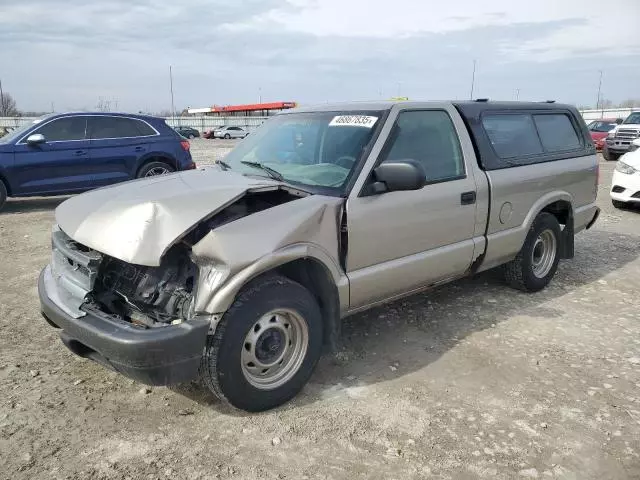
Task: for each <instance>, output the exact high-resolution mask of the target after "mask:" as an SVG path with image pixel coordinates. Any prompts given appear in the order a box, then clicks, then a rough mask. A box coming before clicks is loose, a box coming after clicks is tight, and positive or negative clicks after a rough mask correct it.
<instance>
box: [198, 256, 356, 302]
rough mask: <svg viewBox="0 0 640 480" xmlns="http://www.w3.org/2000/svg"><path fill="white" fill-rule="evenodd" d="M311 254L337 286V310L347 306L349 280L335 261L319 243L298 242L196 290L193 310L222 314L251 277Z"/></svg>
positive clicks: (305, 257) (306, 257)
mask: <svg viewBox="0 0 640 480" xmlns="http://www.w3.org/2000/svg"><path fill="white" fill-rule="evenodd" d="M308 258H312V259H314V260H317V261H318V262H320V263H321V264H322V265H323V266H324V267H325V269H326V270H327V272H328V273H329V274H330V276H331V278H332V279H333V282H334V284H335V285H336V288H337V290H338V297H339V303H340V311H341V312H345V311H346V310H347V309H348V306H349V281H348V279H347V276H346V275H345V274H344V273H343V272H342V270H341V269H340V267H339V266H338V265H336V263H335V262H334V261H333V259H332V258H331V256H330V255H329V254H328V253H327V252H326V251H325V250H324V249H323V248H322V247H320V246H318V245H315V244H313V243H297V244H293V245H289V246H287V247H283V248H281V249H279V250H277V251H274V252H272V253H270V254H268V255H265V256H263V257H261V258H259V259H258V260H256V261H255V262H253V263H251V264H250V265H249V266H247V267H245V268H244V269H242V270H240V271H239V272H237V273H236V274H235V275H233V276H232V277H231V278H229V279H227V280H226V281H225V283H224V284H223V285H222V287H221V288H219V289H218V290H216V291H214V292H210V293H209V292H206V291H202V290H199V292H198V295H197V297H198V298H197V300H196V311H204V312H207V313H211V314H221V313H224V312H225V311H226V310H228V309H229V307H231V304H232V303H233V302H234V300H235V298H236V296H237V294H238V293H239V292H240V290H241V289H242V287H244V286H245V285H246V284H247V283H248V282H249V281H250V280H252V279H254V278H256V277H257V276H259V275H261V274H264V273H266V272H269V271H271V270H273V269H275V268H277V267H280V266H282V265H284V264H286V263H289V262H292V261H294V260H300V259H308Z"/></svg>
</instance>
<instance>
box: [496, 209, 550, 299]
mask: <svg viewBox="0 0 640 480" xmlns="http://www.w3.org/2000/svg"><path fill="white" fill-rule="evenodd" d="M560 238H561V231H560V224H559V223H558V220H557V219H556V217H554V216H553V215H551V214H550V213H546V212H543V213H541V214H540V215H538V216H537V217H536V219H535V220H534V222H533V225H532V226H531V228H530V229H529V233H528V234H527V238H526V240H525V241H524V245H523V246H522V249H521V250H520V252H519V253H518V255H517V256H516V258H514V259H513V260H512V261H510V262H509V263H507V264H506V265H505V266H504V275H505V278H506V280H507V282H508V283H509V285H511V286H512V287H514V288H517V289H519V290H523V291H526V292H537V291H538V290H542V289H543V288H544V287H546V286H547V285H548V284H549V282H551V279H552V278H553V276H554V275H555V273H556V270H557V269H558V261H559V260H560V256H559V255H558V252H559V248H560Z"/></svg>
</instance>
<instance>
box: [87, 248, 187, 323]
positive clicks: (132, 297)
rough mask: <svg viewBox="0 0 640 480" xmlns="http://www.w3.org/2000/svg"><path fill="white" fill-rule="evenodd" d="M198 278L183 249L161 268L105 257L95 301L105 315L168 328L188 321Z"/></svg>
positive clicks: (170, 255) (170, 254) (173, 252)
mask: <svg viewBox="0 0 640 480" xmlns="http://www.w3.org/2000/svg"><path fill="white" fill-rule="evenodd" d="M196 276H197V268H196V266H195V264H194V263H193V262H192V261H191V259H190V258H189V256H188V254H187V252H186V249H185V248H184V247H176V248H174V249H172V250H170V251H169V252H168V253H167V254H166V255H165V256H164V257H163V259H162V263H161V265H160V266H159V267H145V266H140V265H132V264H130V263H126V262H123V261H121V260H118V259H115V258H112V257H106V258H105V259H104V261H103V262H102V265H101V266H100V270H99V272H98V278H97V279H96V283H95V287H94V290H93V298H92V300H93V302H95V303H97V304H98V305H99V306H100V308H101V310H103V311H105V312H106V313H110V314H115V315H118V316H119V317H121V318H123V319H124V320H127V321H130V322H131V323H135V324H138V325H145V326H147V327H160V326H165V325H168V324H170V323H172V322H174V321H176V320H186V319H188V318H189V315H190V309H191V306H192V300H193V288H194V282H195V279H196ZM176 323H177V322H176Z"/></svg>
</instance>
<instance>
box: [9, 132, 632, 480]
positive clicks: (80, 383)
mask: <svg viewBox="0 0 640 480" xmlns="http://www.w3.org/2000/svg"><path fill="white" fill-rule="evenodd" d="M191 143H192V147H191V148H192V154H193V156H194V159H195V160H196V162H197V163H198V164H199V165H202V164H207V163H212V162H213V161H215V160H216V159H218V158H221V157H222V156H224V154H225V153H226V152H227V151H228V150H229V148H231V146H232V145H233V144H234V143H235V142H234V141H225V140H215V141H214V140H203V139H195V140H194V141H192V142H191ZM614 166H615V164H614V162H609V163H607V162H604V161H601V164H600V170H601V186H600V193H599V200H598V203H599V205H600V207H601V208H602V212H601V215H600V219H599V220H598V222H597V223H596V225H595V226H594V227H593V228H592V229H591V230H589V231H587V232H583V233H581V234H579V235H578V236H577V237H576V257H575V258H574V259H573V260H568V261H563V262H562V263H561V264H560V267H559V269H558V273H557V275H556V278H555V280H554V281H553V282H552V284H551V285H550V287H549V288H547V289H546V290H544V291H542V292H540V293H537V294H524V293H519V292H516V291H514V290H511V289H509V288H508V287H506V285H505V284H504V283H503V281H502V280H501V277H500V275H499V274H497V273H496V272H487V273H484V274H482V275H479V276H477V277H474V278H470V279H465V280H462V281H458V282H455V283H453V284H449V285H446V286H443V287H441V288H439V289H437V290H434V291H431V292H427V293H425V294H420V295H416V296H413V297H410V298H407V299H404V300H401V301H398V302H396V303H393V304H391V305H389V306H386V307H382V308H377V309H375V310H372V311H369V312H367V313H364V314H360V315H357V316H354V317H351V318H349V319H347V320H346V321H345V324H344V327H343V336H342V342H341V345H340V347H339V349H338V351H337V352H335V353H333V354H327V355H325V356H324V357H323V359H322V360H321V363H320V365H319V367H318V369H317V370H316V372H315V374H314V376H313V377H312V379H311V382H310V383H309V385H307V387H306V388H305V389H304V391H303V392H302V394H301V395H299V396H298V397H297V398H296V399H294V401H292V402H290V403H289V404H287V405H285V406H284V407H282V408H279V409H276V410H272V411H269V412H265V413H262V414H247V413H244V412H240V411H236V410H233V409H230V408H229V407H226V406H224V405H222V404H221V403H219V402H218V401H217V400H216V399H215V398H213V397H211V396H210V395H209V394H207V393H206V392H205V390H204V389H202V388H200V387H198V386H195V385H194V386H180V387H174V388H171V389H168V388H146V387H144V386H143V385H140V384H137V383H134V382H133V381H130V380H128V379H126V378H124V377H123V376H121V375H118V374H116V373H112V372H109V371H107V370H105V369H104V368H103V367H101V366H99V365H97V364H94V363H92V362H90V361H86V360H82V359H79V358H77V357H75V356H73V355H72V354H71V353H70V352H69V351H67V349H66V348H65V347H64V346H63V345H62V343H61V342H60V340H59V338H58V334H57V332H56V331H55V330H54V329H52V328H51V327H49V326H48V325H47V324H46V323H45V321H44V320H43V319H42V317H41V316H40V313H39V303H38V295H37V291H36V281H37V276H38V274H39V272H40V269H41V268H42V267H43V266H44V265H45V264H46V263H47V261H48V257H49V250H50V239H49V238H50V228H51V225H52V223H53V221H54V217H53V211H54V208H55V207H56V206H57V205H58V204H59V203H60V202H61V201H62V200H64V198H33V199H22V200H21V199H11V200H9V201H8V203H7V205H6V207H5V209H4V210H3V211H2V212H0V259H1V260H0V335H1V339H2V346H1V347H0V352H1V354H0V465H3V467H2V468H0V477H1V478H7V479H22V478H24V479H32V478H47V479H54V478H61V479H64V478H69V479H75V478H78V479H89V478H91V479H93V478H108V479H126V478H134V479H139V478H140V479H143V478H149V479H156V478H188V479H213V478H251V479H253V478H260V479H263V478H264V479H272V478H273V479H278V478H280V479H282V478H288V479H303V478H307V479H316V478H317V479H321V478H331V479H333V478H335V479H343V478H344V479H353V478H380V479H383V478H384V479H393V478H395V479H414V478H415V479H418V478H420V479H422V478H434V479H471V478H491V479H494V478H498V479H512V478H557V479H580V480H582V479H598V480H602V479H625V478H628V479H632V478H636V479H637V478H640V295H639V294H638V292H640V210H616V209H614V208H613V207H612V205H611V201H610V199H609V196H608V189H609V187H610V182H611V175H612V172H613V168H614ZM255 241H256V242H259V241H260V238H259V237H257V238H256V239H255Z"/></svg>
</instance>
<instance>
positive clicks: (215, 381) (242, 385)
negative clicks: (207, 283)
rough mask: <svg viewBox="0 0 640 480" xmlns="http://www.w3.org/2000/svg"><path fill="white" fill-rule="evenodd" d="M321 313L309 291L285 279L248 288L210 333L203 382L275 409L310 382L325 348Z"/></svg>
mask: <svg viewBox="0 0 640 480" xmlns="http://www.w3.org/2000/svg"><path fill="white" fill-rule="evenodd" d="M322 330H323V329H322V316H321V314H320V309H319V307H318V304H317V302H316V300H315V298H314V297H313V295H311V293H310V292H309V291H308V290H307V289H306V288H304V287H303V286H302V285H300V284H298V283H295V282H293V281H291V280H289V279H287V278H285V277H281V276H272V277H267V278H263V279H259V280H257V281H256V282H254V283H253V284H252V285H250V286H249V287H248V288H246V289H245V290H244V291H243V292H242V293H240V295H238V298H237V299H236V301H235V302H234V304H233V305H232V306H231V308H230V309H229V311H227V313H225V315H224V317H223V318H222V320H221V322H220V324H219V325H218V326H217V328H216V332H215V335H213V336H210V337H209V339H208V341H207V346H206V347H205V352H204V356H203V360H202V365H201V368H200V376H201V380H202V382H203V383H204V384H205V385H206V386H207V387H208V388H209V389H210V390H211V391H212V392H213V393H215V394H216V395H217V396H218V397H219V398H220V399H222V400H225V401H227V402H229V403H230V404H231V405H233V406H234V407H236V408H240V409H243V410H248V411H252V412H257V411H262V410H267V409H269V408H273V407H277V406H278V405H281V404H283V403H285V402H287V401H288V400H290V399H291V398H293V397H294V396H295V395H296V394H297V393H298V392H299V391H300V390H301V389H302V387H303V386H304V385H305V384H306V383H307V381H308V380H309V377H310V376H311V373H312V372H313V369H314V368H315V366H316V364H317V362H318V360H319V358H320V354H321V352H322Z"/></svg>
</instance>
